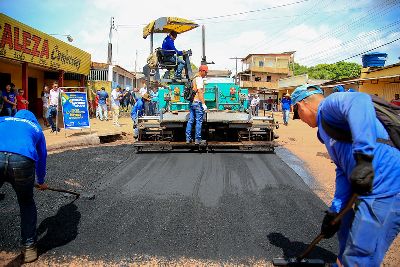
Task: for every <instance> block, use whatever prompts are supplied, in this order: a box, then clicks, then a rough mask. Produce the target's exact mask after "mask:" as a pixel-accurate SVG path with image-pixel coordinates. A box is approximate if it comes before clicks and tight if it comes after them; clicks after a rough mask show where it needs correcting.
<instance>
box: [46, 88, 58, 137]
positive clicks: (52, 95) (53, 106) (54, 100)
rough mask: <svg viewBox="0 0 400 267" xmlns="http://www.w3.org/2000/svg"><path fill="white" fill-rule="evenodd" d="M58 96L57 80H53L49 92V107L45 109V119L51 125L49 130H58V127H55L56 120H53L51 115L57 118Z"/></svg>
mask: <svg viewBox="0 0 400 267" xmlns="http://www.w3.org/2000/svg"><path fill="white" fill-rule="evenodd" d="M59 97H60V90H59V89H58V82H53V88H52V89H50V92H49V101H48V104H49V108H48V110H47V121H48V122H49V124H50V126H51V132H52V133H53V132H56V131H57V132H59V131H60V128H58V127H57V122H54V121H53V117H56V119H57V112H58V101H59Z"/></svg>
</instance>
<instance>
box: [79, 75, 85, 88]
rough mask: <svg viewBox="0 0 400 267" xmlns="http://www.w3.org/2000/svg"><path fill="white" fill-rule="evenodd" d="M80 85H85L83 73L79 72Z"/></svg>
mask: <svg viewBox="0 0 400 267" xmlns="http://www.w3.org/2000/svg"><path fill="white" fill-rule="evenodd" d="M80 84H81V85H80V86H82V87H85V75H83V74H81V81H80Z"/></svg>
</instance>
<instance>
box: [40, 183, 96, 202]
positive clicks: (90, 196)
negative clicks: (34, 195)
mask: <svg viewBox="0 0 400 267" xmlns="http://www.w3.org/2000/svg"><path fill="white" fill-rule="evenodd" d="M35 187H36V188H39V186H38V185H35ZM46 190H50V191H55V192H60V193H67V194H70V195H74V196H76V198H83V199H90V200H92V199H94V198H95V195H94V194H91V193H77V192H74V191H70V190H65V189H58V188H52V187H47V189H46Z"/></svg>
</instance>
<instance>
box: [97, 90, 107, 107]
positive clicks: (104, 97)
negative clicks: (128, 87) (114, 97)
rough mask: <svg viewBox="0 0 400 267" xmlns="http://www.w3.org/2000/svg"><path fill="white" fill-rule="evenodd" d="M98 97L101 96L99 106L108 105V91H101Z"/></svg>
mask: <svg viewBox="0 0 400 267" xmlns="http://www.w3.org/2000/svg"><path fill="white" fill-rule="evenodd" d="M97 95H98V96H99V105H104V104H107V98H108V93H107V92H106V91H103V90H101V91H100V92H98V93H97Z"/></svg>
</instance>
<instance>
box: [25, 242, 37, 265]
mask: <svg viewBox="0 0 400 267" xmlns="http://www.w3.org/2000/svg"><path fill="white" fill-rule="evenodd" d="M22 255H23V256H24V263H28V262H33V261H35V260H37V258H38V255H37V248H36V245H35V244H33V245H30V246H26V247H24V249H23V251H22Z"/></svg>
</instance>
